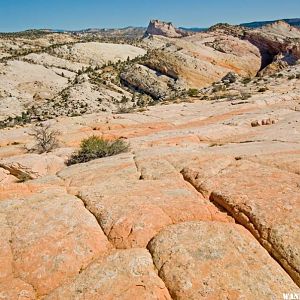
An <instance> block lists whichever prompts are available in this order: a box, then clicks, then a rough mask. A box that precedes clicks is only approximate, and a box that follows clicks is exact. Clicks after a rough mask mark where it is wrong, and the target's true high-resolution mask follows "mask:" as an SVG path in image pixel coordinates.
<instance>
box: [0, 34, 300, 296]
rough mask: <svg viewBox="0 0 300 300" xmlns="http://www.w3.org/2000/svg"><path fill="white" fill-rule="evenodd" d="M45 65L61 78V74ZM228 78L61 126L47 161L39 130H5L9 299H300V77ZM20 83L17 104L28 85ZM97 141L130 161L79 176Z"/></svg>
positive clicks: (2, 162)
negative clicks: (86, 149) (121, 149)
mask: <svg viewBox="0 0 300 300" xmlns="http://www.w3.org/2000/svg"><path fill="white" fill-rule="evenodd" d="M208 34H209V35H215V38H214V39H213V40H215V39H216V38H217V33H216V31H214V30H212V32H211V33H208ZM193 38H195V36H190V37H183V38H180V39H175V40H176V43H177V42H178V43H181V42H179V41H183V40H184V39H191V40H192V39H193ZM154 39H155V37H154ZM159 39H167V38H164V37H159ZM234 39H238V38H237V37H233V36H232V38H231V37H230V38H229V40H230V41H233V40H234ZM149 42H151V39H150V38H149ZM154 42H155V41H154ZM207 42H209V41H207ZM219 42H220V43H221V42H222V39H220V40H219ZM243 42H244V43H246V42H245V41H243ZM41 43H42V41H41ZM195 43H197V42H195ZM247 43H248V42H247ZM75 44H76V43H75ZM72 45H73V44H72ZM226 45H227V44H226V43H225V42H224V46H226ZM249 45H250V44H249ZM215 46H216V47H217V45H215ZM236 46H237V47H239V45H236ZM252 46H253V45H250V46H249V47H252ZM199 47H201V48H202V49H204V48H205V47H208V48H211V47H212V45H210V46H208V45H206V46H204V45H201V46H199ZM228 47H229V48H230V49H232V47H233V48H234V49H235V46H234V43H231V42H229V44H228ZM205 49H206V48H205ZM211 49H212V48H211ZM222 49H223V48H222ZM230 49H229V50H230ZM247 49H248V48H246V50H245V52H244V53H243V55H242V60H243V59H244V58H245V61H247V59H246V58H247V57H248V58H249V56H248V54H247V53H248V50H247ZM227 50H228V48H226V49H224V51H225V52H226V51H227ZM229 50H228V51H229ZM178 51H186V50H178ZM191 51H192V50H191ZM230 51H231V50H230ZM215 52H218V50H214V51H213V53H214V55H216V57H220V56H218V55H219V54H216V53H215ZM41 53H43V52H42V51H41ZM210 53H211V52H210ZM226 53H227V52H226ZM252 54H253V56H252V58H254V57H256V54H255V53H254V52H253V53H252ZM26 55H28V53H27V54H26ZM49 55H50V54H49ZM51 55H53V53H52V54H51ZM197 55H198V54H197V53H195V56H197ZM224 55H225V53H224ZM226 55H228V57H229V56H230V57H235V54H234V55H233V56H232V54H228V53H227V54H226ZM206 57H207V56H206ZM32 59H36V60H38V59H42V60H43V61H44V62H45V61H48V60H49V63H50V61H52V60H51V57H49V56H48V55H42V54H40V55H37V56H34V57H33V58H32ZM61 59H62V60H53V61H52V62H53V63H59V64H62V65H63V63H64V62H65V61H64V58H61ZM125 59H126V58H125ZM255 59H258V57H256V58H255ZM258 60H259V61H260V59H258ZM227 62H229V61H227ZM260 62H261V61H260ZM77 63H79V62H77ZM24 64H25V65H26V64H29V63H28V62H26V63H25V62H24V61H22V60H18V61H17V62H15V61H9V62H8V65H7V66H5V68H7V67H8V68H15V67H17V66H19V67H20V66H24ZM62 65H61V66H60V67H62ZM33 66H36V65H33ZM36 67H38V68H42V69H41V70H43V72H44V71H45V70H46V71H45V72H51V74H52V75H53V74H56V75H53V78H54V79H55V80H56V79H57V77H56V76H58V75H57V73H55V72H54V71H52V68H53V67H51V69H47V68H46V67H44V66H40V65H37V66H36ZM58 67H59V65H57V68H58ZM108 68H109V70H110V71H109V72H111V70H112V69H110V68H111V66H108ZM224 68H225V69H226V72H227V71H228V70H227V67H224ZM241 68H243V66H241ZM255 68H257V66H255ZM44 69H45V70H44ZM225 69H224V70H223V71H224V73H226V72H225ZM258 70H259V67H258ZM100 71H101V72H102V71H103V70H100ZM223 71H222V72H221V73H219V76H220V81H218V82H216V83H215V84H214V85H212V86H209V87H207V88H203V89H201V90H199V91H198V93H199V94H198V96H195V95H193V97H192V96H190V97H186V98H176V99H175V100H173V101H169V102H167V101H165V102H161V103H156V104H157V105H155V106H148V107H147V106H145V107H144V108H143V109H142V110H141V109H137V110H135V111H131V112H129V113H121V111H119V113H118V114H114V113H111V112H109V111H101V112H99V111H98V110H95V113H92V114H84V113H83V114H82V115H74V116H73V117H66V116H65V117H56V118H53V119H51V120H48V121H47V122H46V123H47V124H49V125H50V126H51V128H53V130H57V131H59V132H60V135H59V137H58V138H59V145H58V148H56V149H54V150H53V151H51V152H49V153H46V154H37V153H33V152H31V151H29V149H32V147H33V145H35V141H34V137H33V136H32V129H33V127H34V126H35V123H34V122H33V121H31V123H33V124H31V123H28V124H25V125H24V124H23V125H24V126H23V127H21V126H14V127H7V128H3V129H1V130H0V299H6V300H8V299H9V300H10V299H13V300H14V299H22V300H23V299H107V300H108V299H128V300H129V299H229V300H236V299H274V300H275V299H276V300H277V299H281V298H282V293H299V292H300V289H299V286H300V277H299V276H300V275H299V274H300V260H299V257H300V249H299V245H300V231H299V228H300V219H299V208H300V207H299V206H300V168H299V162H300V93H299V89H300V80H299V74H300V66H299V64H298V65H297V64H296V65H294V66H289V67H286V68H285V69H284V70H282V71H280V73H276V74H275V75H271V76H264V77H255V78H253V79H250V78H242V77H240V76H239V75H237V74H236V73H235V74H232V73H231V74H229V75H227V76H225V78H224V79H221V78H222V77H223ZM248 71H249V70H248ZM248 71H247V72H248ZM53 72H54V73H53ZM70 72H71V71H70ZM95 72H96V71H95ZM253 72H254V70H253ZM42 74H44V73H42ZM97 74H98V75H99V74H100V73H97ZM170 74H171V73H169V75H168V76H170V77H172V76H171V75H170ZM226 74H227V73H226ZM226 74H225V75H226ZM8 75H9V76H8V77H7V80H11V78H12V77H11V75H10V73H8ZM52 75H51V76H52ZM77 75H78V74H77ZM90 75H91V74H90ZM92 75H93V76H94V75H95V74H94V73H92ZM0 76H3V77H5V75H3V74H2V75H0ZM26 76H28V77H30V76H36V74H34V73H33V74H28V75H26ZM86 76H87V74H81V75H78V76H77V77H76V78H77V79H78V80H79V81H80V80H83V79H84V78H85V77H86ZM99 76H100V75H99ZM165 76H167V75H165ZM16 78H17V80H19V79H20V83H22V84H21V85H19V86H18V87H15V86H11V88H12V89H16V93H17V89H18V88H20V87H21V88H23V83H24V82H23V79H22V78H21V76H20V77H18V76H17V77H16ZM34 78H35V77H34ZM21 79H22V80H21ZM24 80H25V79H24ZM173 80H174V82H175V81H176V82H177V80H178V79H175V78H173ZM218 80H219V79H218ZM66 81H67V82H68V79H67V78H66V77H64V76H61V75H60V77H59V80H58V82H57V83H58V85H60V84H61V85H62V86H64V84H65V82H66ZM85 84H89V83H88V82H87V81H84V82H81V81H80V83H76V84H75V86H76V88H79V86H81V85H85ZM103 85H104V84H103ZM28 86H31V85H28ZM28 86H27V87H28ZM37 86H38V87H40V86H39V84H37ZM62 86H61V87H62ZM73 88H74V87H73ZM54 89H55V84H54V85H53V86H52V91H54ZM119 92H120V91H119ZM119 92H118V93H119ZM7 96H8V97H9V98H11V97H10V96H9V95H7ZM28 97H29V98H30V97H32V94H30V95H29V94H28ZM74 97H75V96H74ZM29 98H28V99H29ZM141 100H142V99H139V100H138V101H141ZM38 101H40V100H38ZM50 102H51V101H50ZM171 102H172V103H171ZM64 103H69V102H68V101H67V100H66V101H65V102H64ZM61 109H63V108H61ZM92 135H96V136H99V137H104V138H107V139H115V138H123V139H124V140H126V141H128V142H129V143H130V149H129V150H128V152H126V153H122V154H119V155H116V156H112V157H106V158H100V159H96V160H93V161H90V162H87V163H83V164H76V165H73V166H67V165H66V164H65V162H66V161H67V159H68V158H69V157H70V156H71V154H72V153H73V151H76V150H78V147H79V145H80V142H81V141H82V139H84V138H87V137H90V136H92Z"/></svg>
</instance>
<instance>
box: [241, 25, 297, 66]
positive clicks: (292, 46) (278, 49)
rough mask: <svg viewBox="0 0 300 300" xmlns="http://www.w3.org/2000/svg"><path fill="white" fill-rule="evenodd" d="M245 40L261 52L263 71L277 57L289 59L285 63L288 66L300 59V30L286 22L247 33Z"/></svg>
mask: <svg viewBox="0 0 300 300" xmlns="http://www.w3.org/2000/svg"><path fill="white" fill-rule="evenodd" d="M244 38H245V39H246V40H248V41H250V42H251V43H252V44H254V45H255V46H256V47H257V48H258V49H259V50H260V52H261V55H262V66H261V68H262V69H263V68H265V67H266V66H268V65H269V64H270V63H272V62H273V61H274V58H275V57H276V56H277V55H284V56H285V57H287V58H288V59H285V60H284V61H285V62H286V63H288V64H292V62H294V61H295V60H298V59H300V55H299V54H300V53H299V47H300V30H299V29H298V28H295V27H293V26H290V25H289V24H288V23H286V22H284V21H278V22H275V23H272V24H269V25H266V26H263V27H262V28H260V29H255V30H249V31H246V32H245V35H244ZM276 60H277V59H276ZM290 61H291V62H290ZM278 70H280V68H279V69H278Z"/></svg>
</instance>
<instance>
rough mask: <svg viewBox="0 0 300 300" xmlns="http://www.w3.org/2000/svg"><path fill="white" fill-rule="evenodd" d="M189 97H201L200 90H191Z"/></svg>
mask: <svg viewBox="0 0 300 300" xmlns="http://www.w3.org/2000/svg"><path fill="white" fill-rule="evenodd" d="M187 94H188V96H189V97H197V96H198V95H199V90H198V89H189V90H188V92H187Z"/></svg>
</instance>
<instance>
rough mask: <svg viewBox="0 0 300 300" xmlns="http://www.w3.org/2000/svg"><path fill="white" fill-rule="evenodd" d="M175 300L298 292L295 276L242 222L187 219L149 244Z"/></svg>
mask: <svg viewBox="0 0 300 300" xmlns="http://www.w3.org/2000/svg"><path fill="white" fill-rule="evenodd" d="M148 248H149V250H150V252H151V254H152V256H153V259H154V264H155V266H156V267H157V268H158V270H159V276H160V277H161V278H162V279H163V280H164V282H165V283H166V286H167V288H168V289H169V291H170V294H171V296H172V298H173V299H281V298H282V293H284V292H286V291H287V290H288V291H293V292H299V289H298V288H297V286H296V285H295V284H294V282H293V281H292V279H291V278H290V277H289V276H288V275H287V274H286V272H285V271H284V270H283V269H282V268H281V267H280V266H279V265H278V264H277V263H276V262H275V261H274V260H273V259H272V258H271V257H270V256H269V254H268V253H267V251H266V250H265V249H264V248H263V247H262V246H261V245H260V244H259V243H258V242H257V241H256V240H255V238H253V236H252V235H251V234H250V233H249V232H248V231H247V230H246V229H244V228H243V227H242V226H240V225H236V224H232V223H227V224H224V223H219V222H189V223H182V224H177V225H172V226H169V227H167V228H166V229H164V230H163V231H161V232H160V233H159V234H158V235H157V236H156V237H155V238H154V239H153V240H152V241H151V242H150V244H149V245H148Z"/></svg>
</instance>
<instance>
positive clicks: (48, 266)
mask: <svg viewBox="0 0 300 300" xmlns="http://www.w3.org/2000/svg"><path fill="white" fill-rule="evenodd" d="M0 211H1V215H2V217H3V218H2V221H3V222H4V221H5V222H6V223H5V224H6V225H5V227H4V226H3V227H1V228H2V230H5V232H3V234H1V237H0V238H1V247H0V248H1V253H2V252H3V255H0V256H1V259H0V262H1V265H2V266H3V269H2V270H4V271H2V270H1V273H0V275H1V276H0V280H3V281H4V280H7V279H10V278H11V277H12V274H13V275H14V277H18V278H20V279H21V280H23V281H25V282H26V283H29V284H30V285H31V286H32V287H33V288H34V290H35V291H36V292H37V294H38V295H40V296H42V295H45V294H48V293H49V292H50V291H52V290H53V289H55V288H57V287H58V286H60V285H61V284H63V283H64V282H65V281H67V280H70V279H71V278H72V277H74V276H76V275H77V274H78V273H79V272H80V270H81V269H82V268H85V267H87V265H89V264H90V263H91V262H92V261H93V260H95V259H97V258H98V257H100V256H101V255H103V254H105V253H106V252H107V251H108V250H109V249H110V248H111V246H110V243H109V242H108V240H107V238H106V237H105V235H104V234H103V232H102V230H101V228H100V226H99V225H98V223H97V221H96V219H95V218H94V216H92V215H91V214H90V213H89V212H88V211H87V210H86V209H85V208H84V205H83V203H82V201H81V200H79V199H77V198H76V197H73V196H69V195H67V194H64V192H63V190H59V189H57V190H56V191H55V190H51V191H50V190H46V191H44V192H42V193H37V194H35V195H33V196H31V197H29V198H26V199H24V200H13V201H2V202H1V206H0ZM4 217H5V219H4ZM4 258H5V259H4ZM3 264H4V265H3ZM21 280H19V281H21ZM6 293H7V294H8V295H14V293H15V287H14V286H12V287H11V289H10V290H7V291H6ZM10 299H16V298H10Z"/></svg>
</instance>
